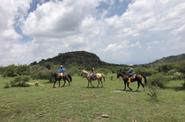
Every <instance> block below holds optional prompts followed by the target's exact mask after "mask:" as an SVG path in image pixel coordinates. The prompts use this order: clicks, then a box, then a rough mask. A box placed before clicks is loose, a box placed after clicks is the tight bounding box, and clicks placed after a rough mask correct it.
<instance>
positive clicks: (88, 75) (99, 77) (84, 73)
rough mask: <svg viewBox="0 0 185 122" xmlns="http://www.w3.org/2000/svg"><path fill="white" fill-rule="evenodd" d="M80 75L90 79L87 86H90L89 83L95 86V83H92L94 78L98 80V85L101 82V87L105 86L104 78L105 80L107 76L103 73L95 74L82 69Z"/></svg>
mask: <svg viewBox="0 0 185 122" xmlns="http://www.w3.org/2000/svg"><path fill="white" fill-rule="evenodd" d="M80 75H81V76H82V77H84V78H86V79H87V81H88V86H87V87H89V84H90V85H91V87H94V86H93V84H92V81H94V80H97V81H98V85H97V87H99V85H100V83H101V87H103V81H102V80H104V81H105V76H104V74H103V73H95V74H93V73H91V72H88V71H86V70H82V71H81V74H80Z"/></svg>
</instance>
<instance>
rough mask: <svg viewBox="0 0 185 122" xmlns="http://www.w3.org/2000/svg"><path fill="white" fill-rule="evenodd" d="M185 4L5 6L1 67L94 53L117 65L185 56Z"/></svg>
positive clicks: (4, 0)
mask: <svg viewBox="0 0 185 122" xmlns="http://www.w3.org/2000/svg"><path fill="white" fill-rule="evenodd" d="M184 13H185V1H184V0H1V4H0V66H7V65H10V64H29V63H31V62H34V61H40V60H41V59H47V58H51V57H54V56H56V55H58V54H59V53H65V52H70V51H79V50H83V51H88V52H92V53H95V54H97V55H98V56H99V57H100V59H101V60H103V61H106V62H109V63H117V64H143V63H149V62H152V61H154V60H156V59H159V58H162V57H166V56H170V55H177V54H182V53H185V14H184Z"/></svg>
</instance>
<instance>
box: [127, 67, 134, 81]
mask: <svg viewBox="0 0 185 122" xmlns="http://www.w3.org/2000/svg"><path fill="white" fill-rule="evenodd" d="M127 74H128V76H129V78H128V82H129V83H131V80H132V78H134V76H135V72H134V69H133V64H129V69H128V71H127Z"/></svg>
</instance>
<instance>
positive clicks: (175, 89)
mask: <svg viewBox="0 0 185 122" xmlns="http://www.w3.org/2000/svg"><path fill="white" fill-rule="evenodd" d="M162 89H171V90H174V91H183V90H184V91H185V88H183V87H182V86H173V87H170V86H166V87H164V88H162Z"/></svg>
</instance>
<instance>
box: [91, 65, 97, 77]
mask: <svg viewBox="0 0 185 122" xmlns="http://www.w3.org/2000/svg"><path fill="white" fill-rule="evenodd" d="M91 72H92V77H93V78H95V77H96V72H95V68H94V67H93V68H92V69H91Z"/></svg>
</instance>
